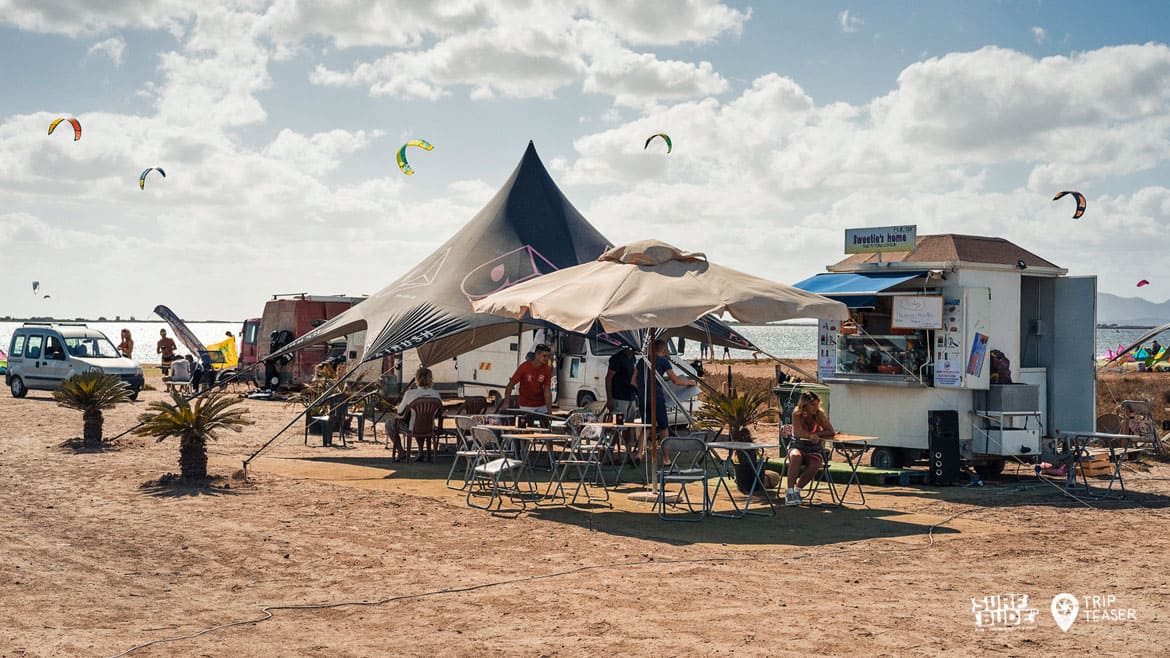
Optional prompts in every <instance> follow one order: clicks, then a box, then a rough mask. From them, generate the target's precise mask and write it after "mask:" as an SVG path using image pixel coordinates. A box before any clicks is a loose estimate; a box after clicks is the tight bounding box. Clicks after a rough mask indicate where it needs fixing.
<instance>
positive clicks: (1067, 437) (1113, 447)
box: [1056, 430, 1138, 498]
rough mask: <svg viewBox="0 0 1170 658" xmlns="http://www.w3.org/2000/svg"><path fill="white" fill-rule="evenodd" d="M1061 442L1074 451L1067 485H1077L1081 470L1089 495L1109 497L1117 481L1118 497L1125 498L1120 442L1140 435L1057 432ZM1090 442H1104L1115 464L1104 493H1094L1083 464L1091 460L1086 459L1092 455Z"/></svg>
mask: <svg viewBox="0 0 1170 658" xmlns="http://www.w3.org/2000/svg"><path fill="white" fill-rule="evenodd" d="M1056 434H1057V436H1058V437H1059V438H1060V440H1061V442H1062V443H1063V444H1064V447H1065V449H1066V450H1068V451H1070V452H1072V454H1073V463H1072V464H1070V468H1069V471H1068V476H1067V478H1068V479H1067V480H1066V482H1065V486H1066V487H1071V486H1075V485H1076V482H1077V471H1078V470H1079V471H1080V472H1081V482H1082V483H1083V484H1084V486H1085V492H1086V493H1087V495H1088V496H1091V497H1093V498H1109V497H1110V492H1111V491H1112V490H1113V483H1114V482H1116V483H1117V484H1118V486H1119V487H1120V491H1119V493H1118V496H1117V497H1118V498H1125V479H1124V478H1123V477H1122V476H1121V459H1122V457H1123V456H1124V454H1125V453H1124V452H1123V453H1121V454H1118V445H1117V444H1118V443H1119V442H1120V441H1127V442H1132V441H1135V440H1136V439H1138V437H1136V436H1133V435H1132V434H1109V433H1108V432H1061V431H1059V430H1058V431H1057V432H1056ZM1090 444H1103V445H1104V447H1106V448H1107V449H1108V450H1109V463H1110V464H1112V465H1113V470H1111V471H1110V472H1109V485H1108V486H1106V487H1105V491H1103V492H1102V493H1099V494H1098V493H1094V492H1093V487H1091V486H1090V485H1089V476H1088V475H1087V474H1086V473H1085V469H1084V468H1083V467H1082V465H1083V464H1084V463H1085V462H1087V461H1091V460H1090V459H1086V458H1087V457H1091V456H1092V455H1091V454H1090V453H1089V445H1090Z"/></svg>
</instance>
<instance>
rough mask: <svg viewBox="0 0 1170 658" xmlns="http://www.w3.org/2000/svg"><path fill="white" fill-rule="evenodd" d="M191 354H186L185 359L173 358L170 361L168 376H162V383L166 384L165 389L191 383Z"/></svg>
mask: <svg viewBox="0 0 1170 658" xmlns="http://www.w3.org/2000/svg"><path fill="white" fill-rule="evenodd" d="M191 362H192V359H191V355H190V354H188V355H186V358H185V359H175V360H174V361H172V362H171V373H170V376H169V377H163V383H165V384H166V385H167V391H174V390H175V389H176V388H179V386H176V385H182V386H181V387H183V388H185V387H186V386H187V385H189V384H190V383H191Z"/></svg>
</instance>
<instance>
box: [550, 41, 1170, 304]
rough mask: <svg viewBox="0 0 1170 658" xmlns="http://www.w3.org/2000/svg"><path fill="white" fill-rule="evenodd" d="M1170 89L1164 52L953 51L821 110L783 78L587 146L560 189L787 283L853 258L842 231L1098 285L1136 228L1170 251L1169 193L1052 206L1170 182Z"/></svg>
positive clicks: (597, 211) (656, 114) (592, 138)
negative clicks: (1154, 179) (1022, 256)
mask: <svg viewBox="0 0 1170 658" xmlns="http://www.w3.org/2000/svg"><path fill="white" fill-rule="evenodd" d="M1168 90H1170V49H1168V48H1167V47H1166V46H1163V45H1160V44H1147V45H1144V46H1121V47H1110V48H1102V49H1098V50H1094V51H1090V52H1085V53H1080V54H1077V55H1075V56H1071V57H1051V58H1044V59H1036V58H1032V57H1029V56H1027V55H1025V54H1022V53H1019V52H1015V51H1010V50H1005V49H999V48H985V49H981V50H978V51H974V52H969V53H952V54H949V55H946V56H943V57H940V58H934V59H930V60H927V61H924V62H919V63H916V64H913V65H911V66H909V67H907V68H906V70H904V71H903V72H902V74H901V75H900V76H899V77H898V80H897V85H896V87H895V88H894V89H893V90H891V91H890V92H889V93H888V94H886V95H884V96H880V97H877V98H875V99H873V100H871V101H869V102H867V103H864V104H858V105H851V104H845V103H833V104H828V105H818V104H816V103H815V102H814V100H813V99H812V98H810V97H809V96H808V94H806V93H805V92H804V90H803V89H802V88H801V87H800V86H799V85H797V84H796V83H795V82H794V81H792V80H791V79H789V78H784V77H782V76H779V75H774V74H772V75H766V76H762V77H760V78H758V79H757V80H755V81H754V82H753V83H752V85H751V87H750V88H748V89H746V90H744V91H743V92H742V93H741V94H740V95H739V96H738V97H736V98H733V99H729V100H727V101H726V102H720V101H718V100H716V99H711V98H708V99H705V100H702V101H688V102H681V103H676V104H673V105H668V106H662V107H654V108H650V109H648V110H646V111H645V112H644V113H643V114H642V116H640V117H638V118H637V119H634V120H632V121H628V122H626V123H623V124H621V125H619V126H616V127H613V128H610V129H608V130H602V131H599V132H595V133H593V134H589V135H585V136H582V137H580V138H578V139H577V140H576V141H575V142H574V149H575V151H576V153H577V157H576V158H575V159H570V160H568V161H566V162H564V163H562V164H561V166H560V171H562V172H563V174H562V175H561V179H562V180H564V181H565V183H566V184H567V185H568V186H570V187H572V188H575V189H578V190H583V191H584V190H597V189H604V194H603V195H602V196H600V197H598V198H597V199H595V200H594V201H593V202H592V203H591V204H590V205H586V206H585V207H584V210H585V213H586V215H587V216H590V217H593V218H601V220H596V219H595V221H598V224H599V228H601V230H602V231H603V232H606V234H607V235H609V236H610V238H611V239H613V240H619V241H621V240H626V239H635V238H642V237H646V236H647V235H656V236H663V237H665V236H678V237H677V240H676V241H677V242H678V243H679V244H680V246H682V247H685V248H696V249H704V250H706V251H707V252H708V253H709V254H712V257H713V258H715V254H724V255H726V256H727V257H729V258H732V259H735V260H736V261H737V262H739V263H741V264H743V265H744V266H745V267H748V269H752V268H756V270H754V271H760V272H762V273H766V274H770V275H772V276H774V277H775V278H778V279H780V280H788V281H791V280H795V279H796V278H798V277H803V276H807V274H808V273H809V272H810V271H816V270H818V269H820V268H821V267H823V265H825V264H828V263H831V262H834V261H835V260H837V259H838V258H840V256H839V254H840V239H841V238H840V235H841V230H842V229H843V228H845V227H848V226H864V225H881V224H888V223H916V224H918V225H919V232H920V233H939V232H963V233H977V234H985V235H1002V236H1004V237H1007V238H1008V239H1010V240H1013V241H1015V242H1017V243H1019V244H1021V245H1023V246H1025V247H1026V248H1029V249H1031V250H1033V251H1035V252H1036V253H1039V254H1041V255H1042V256H1045V257H1046V258H1049V259H1050V260H1053V261H1054V262H1056V263H1058V264H1061V265H1064V266H1067V267H1070V268H1071V269H1073V270H1074V271H1076V272H1079V273H1086V272H1093V271H1096V270H1097V269H1098V265H1097V264H1096V261H1097V260H1099V259H1098V258H1097V257H1096V256H1094V255H1093V254H1094V253H1096V254H1097V255H1099V253H1100V248H1101V239H1102V236H1103V235H1119V234H1123V233H1125V231H1126V228H1125V227H1127V226H1137V227H1141V228H1140V230H1139V233H1140V234H1142V235H1146V236H1147V237H1148V239H1149V243H1157V244H1161V243H1162V242H1164V241H1160V240H1159V239H1158V238H1156V237H1155V236H1157V235H1159V233H1158V232H1159V231H1162V235H1164V234H1165V228H1166V224H1167V222H1170V192H1167V191H1166V190H1165V189H1163V188H1146V189H1142V190H1138V191H1136V192H1134V193H1133V194H1131V195H1130V196H1122V197H1115V198H1102V199H1096V198H1094V199H1092V200H1091V201H1090V209H1089V212H1088V213H1086V218H1087V219H1088V220H1089V221H1078V222H1071V221H1070V220H1069V219H1068V216H1069V215H1070V214H1071V211H1070V210H1069V208H1068V207H1067V206H1066V205H1065V204H1060V203H1057V204H1054V203H1052V201H1051V199H1052V195H1053V194H1054V193H1055V191H1058V190H1060V189H1070V188H1071V189H1080V190H1081V191H1082V192H1091V190H1092V189H1093V188H1095V187H1097V186H1099V185H1108V186H1115V185H1117V184H1118V182H1119V181H1120V180H1124V177H1125V176H1126V175H1127V174H1129V173H1131V172H1135V171H1142V170H1151V169H1154V168H1156V167H1168V166H1170V91H1168ZM655 132H667V133H669V134H670V135H671V137H672V139H673V141H674V150H673V153H671V154H670V155H666V154H664V153H661V152H652V151H643V150H642V144H643V141H644V140H645V138H646V136H648V135H650V134H653V133H655ZM595 186H604V187H603V188H599V187H595ZM1054 229H1056V230H1054ZM1127 242H1128V241H1127ZM1151 248H1152V247H1151ZM816 253H820V254H826V255H824V256H820V257H817V256H811V258H812V259H813V260H810V254H816ZM818 258H819V262H814V261H816V260H817V259H818ZM1125 276H1128V274H1125V275H1117V278H1116V279H1115V278H1114V275H1112V274H1110V275H1109V276H1108V277H1106V278H1105V279H1103V288H1102V289H1108V284H1109V282H1113V281H1115V280H1118V281H1119V280H1121V279H1124V278H1125ZM1147 276H1148V273H1147Z"/></svg>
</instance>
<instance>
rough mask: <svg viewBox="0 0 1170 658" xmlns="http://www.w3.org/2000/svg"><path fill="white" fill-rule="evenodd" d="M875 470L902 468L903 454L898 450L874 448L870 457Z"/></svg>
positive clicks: (870, 463)
mask: <svg viewBox="0 0 1170 658" xmlns="http://www.w3.org/2000/svg"><path fill="white" fill-rule="evenodd" d="M869 465H870V466H872V467H874V468H891V469H892V468H902V452H901V451H900V450H898V449H897V448H874V449H873V452H872V453H870V455H869Z"/></svg>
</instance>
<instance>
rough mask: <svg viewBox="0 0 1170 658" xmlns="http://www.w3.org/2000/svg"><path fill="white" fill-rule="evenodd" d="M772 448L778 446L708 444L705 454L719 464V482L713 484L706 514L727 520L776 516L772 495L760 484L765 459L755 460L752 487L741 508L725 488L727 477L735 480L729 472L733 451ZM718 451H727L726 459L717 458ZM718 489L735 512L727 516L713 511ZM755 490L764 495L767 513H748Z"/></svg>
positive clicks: (740, 442)
mask: <svg viewBox="0 0 1170 658" xmlns="http://www.w3.org/2000/svg"><path fill="white" fill-rule="evenodd" d="M773 448H776V449H778V448H780V444H779V443H749V442H747V441H712V442H711V443H708V444H707V452H708V453H709V454H710V455H711V456H712V457H713V458H714V459H715V461H716V462H718V463H719V481H718V482H716V483H715V493H713V494H711V499H710V500H709V501H708V509H707V513H708V514H710V515H711V516H722V517H724V518H729V519H742V518H743V517H745V516H747V515H748V514H752V515H755V516H776V505H775V503H773V501H772V494H771V493H769V492H768V489H767V487H764V486H763V485H762V482H761V481H762V480H763V477H762V476H763V473H764V464H765V463H766V462H767V460H766V459H757V460H755V463H756V466H755V469H754V473H753V474H754V475H755V477H754V478H752V486H751V488H750V489H749V490H748V493H747V500H745V501H744V504H743V508H740V506H739V504H738V503H736V502H735V496H734V495H732V493H731V488H730V487H729V486H727V478H728V477H729V476H730V477H731V479H732V480H734V479H735V474H734V473H732V472H731V466H732V461H731V457H732V455H734V454H735V451H737V450H742V451H745V452H746V451H754V450H770V449H773ZM719 450H726V451H727V458H726V459H723V458H721V457H720V456H719V453H718V451H719ZM720 488H722V489H723V490H724V491H726V492H727V499H728V500H730V501H731V506H732V508H734V509H735V512H732V513H730V514H729V513H727V512H716V511H715V500H716V499H717V498H719V489H720ZM757 490H759V491H760V492H762V493H763V494H764V499H765V500H767V501H768V513H764V512H751V511H749V509H750V508H751V505H752V497H753V496H754V495H755V494H756V492H757Z"/></svg>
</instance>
